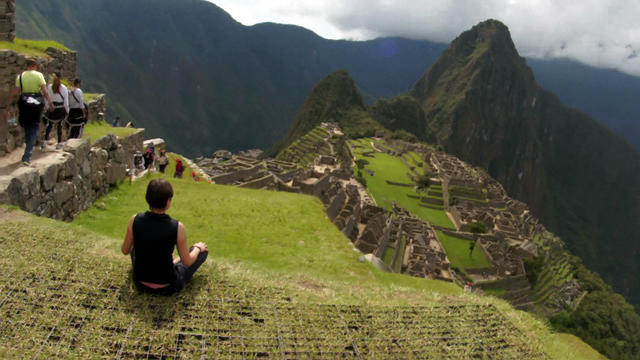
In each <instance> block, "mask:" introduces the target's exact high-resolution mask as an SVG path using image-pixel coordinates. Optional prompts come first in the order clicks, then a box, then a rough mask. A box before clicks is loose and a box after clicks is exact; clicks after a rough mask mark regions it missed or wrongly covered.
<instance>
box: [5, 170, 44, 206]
mask: <svg viewBox="0 0 640 360" xmlns="http://www.w3.org/2000/svg"><path fill="white" fill-rule="evenodd" d="M7 190H8V193H9V199H10V201H11V203H12V204H16V205H18V206H20V207H23V208H24V207H25V206H26V200H27V199H29V198H32V197H33V196H35V195H36V194H38V193H39V192H40V173H38V170H36V169H34V168H29V167H23V168H20V169H18V170H16V171H15V172H14V178H13V179H12V180H11V183H10V184H9V187H8V189H7ZM36 207H37V206H36ZM34 209H35V208H34Z"/></svg>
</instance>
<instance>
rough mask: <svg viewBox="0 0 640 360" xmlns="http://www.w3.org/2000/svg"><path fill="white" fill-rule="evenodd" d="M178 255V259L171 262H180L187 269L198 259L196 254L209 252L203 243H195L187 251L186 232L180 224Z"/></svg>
mask: <svg viewBox="0 0 640 360" xmlns="http://www.w3.org/2000/svg"><path fill="white" fill-rule="evenodd" d="M177 246H178V255H180V257H179V258H176V259H175V260H174V261H173V262H174V264H175V263H177V262H178V261H182V263H183V264H184V266H186V267H189V266H191V265H193V263H194V262H196V260H197V259H198V254H200V252H205V251H209V249H208V248H207V245H206V244H205V243H197V244H195V245H193V249H192V250H191V251H189V247H188V246H187V230H186V229H185V227H184V225H182V223H181V222H179V223H178V239H177Z"/></svg>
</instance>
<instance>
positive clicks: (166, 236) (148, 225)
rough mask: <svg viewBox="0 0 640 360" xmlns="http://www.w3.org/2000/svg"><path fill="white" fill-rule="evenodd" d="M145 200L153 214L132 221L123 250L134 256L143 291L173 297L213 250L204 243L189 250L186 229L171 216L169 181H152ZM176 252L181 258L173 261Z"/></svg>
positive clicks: (137, 281) (138, 283)
mask: <svg viewBox="0 0 640 360" xmlns="http://www.w3.org/2000/svg"><path fill="white" fill-rule="evenodd" d="M145 198H146V200H147V203H148V204H149V211H147V212H145V213H140V214H137V215H134V216H132V217H131V220H129V225H128V226H127V234H126V235H125V238H124V242H123V243H122V249H121V250H122V253H123V254H125V255H128V254H131V263H132V265H133V282H134V284H135V286H136V288H138V290H139V291H142V292H146V293H152V294H158V295H171V294H174V293H176V292H179V291H180V290H182V289H183V288H184V286H185V285H186V283H187V282H189V280H191V278H192V277H193V274H194V273H195V272H196V270H198V268H199V267H200V265H202V264H203V263H204V261H205V260H206V259H207V255H208V253H209V248H208V247H207V244H205V243H203V242H199V243H196V244H194V245H193V246H191V247H187V233H186V230H185V227H184V225H183V224H182V223H181V222H179V221H177V220H174V219H172V218H171V216H169V215H168V214H167V211H168V210H169V208H170V207H171V200H172V199H173V188H172V187H171V184H170V183H169V182H168V181H166V180H163V179H154V180H151V181H150V182H149V185H147V193H146V196H145ZM174 248H177V250H178V255H179V256H178V257H176V258H175V259H173V261H172V260H171V258H172V255H173V250H174Z"/></svg>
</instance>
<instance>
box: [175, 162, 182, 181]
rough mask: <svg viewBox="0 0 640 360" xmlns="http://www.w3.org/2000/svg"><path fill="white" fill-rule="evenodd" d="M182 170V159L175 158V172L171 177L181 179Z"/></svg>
mask: <svg viewBox="0 0 640 360" xmlns="http://www.w3.org/2000/svg"><path fill="white" fill-rule="evenodd" d="M183 172H184V165H182V160H180V159H176V172H175V173H174V174H173V177H175V178H178V179H182V173H183Z"/></svg>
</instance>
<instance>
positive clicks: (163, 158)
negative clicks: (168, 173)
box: [158, 149, 169, 174]
mask: <svg viewBox="0 0 640 360" xmlns="http://www.w3.org/2000/svg"><path fill="white" fill-rule="evenodd" d="M167 165H169V157H168V156H167V151H166V150H165V149H162V150H160V155H159V156H158V168H159V169H160V172H161V173H163V174H164V170H165V169H166V168H167Z"/></svg>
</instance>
